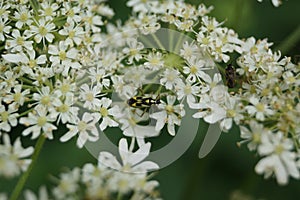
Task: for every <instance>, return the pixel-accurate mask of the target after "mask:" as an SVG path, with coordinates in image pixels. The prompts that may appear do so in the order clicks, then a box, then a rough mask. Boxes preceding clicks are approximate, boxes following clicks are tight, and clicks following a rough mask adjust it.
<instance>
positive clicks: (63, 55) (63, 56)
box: [58, 51, 67, 60]
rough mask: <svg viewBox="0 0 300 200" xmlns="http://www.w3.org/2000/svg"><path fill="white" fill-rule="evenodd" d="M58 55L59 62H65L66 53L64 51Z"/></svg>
mask: <svg viewBox="0 0 300 200" xmlns="http://www.w3.org/2000/svg"><path fill="white" fill-rule="evenodd" d="M58 55H59V58H60V60H65V59H66V58H67V53H66V52H65V51H60V52H59V54H58Z"/></svg>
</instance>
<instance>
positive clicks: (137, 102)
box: [127, 96, 160, 108]
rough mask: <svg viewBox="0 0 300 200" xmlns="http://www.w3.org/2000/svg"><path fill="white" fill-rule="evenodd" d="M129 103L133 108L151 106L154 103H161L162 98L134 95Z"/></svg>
mask: <svg viewBox="0 0 300 200" xmlns="http://www.w3.org/2000/svg"><path fill="white" fill-rule="evenodd" d="M127 104H128V105H129V106H131V107H133V108H150V107H151V106H152V105H158V104H160V98H159V96H157V98H156V99H153V98H151V97H142V96H134V97H132V98H130V99H129V100H128V101H127Z"/></svg>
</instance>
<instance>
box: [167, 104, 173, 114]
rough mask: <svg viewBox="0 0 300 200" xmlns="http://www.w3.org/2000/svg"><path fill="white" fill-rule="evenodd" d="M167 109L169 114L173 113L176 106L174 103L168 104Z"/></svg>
mask: <svg viewBox="0 0 300 200" xmlns="http://www.w3.org/2000/svg"><path fill="white" fill-rule="evenodd" d="M166 111H167V113H168V115H169V114H171V113H173V112H174V108H173V106H172V105H166Z"/></svg>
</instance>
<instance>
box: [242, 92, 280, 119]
mask: <svg viewBox="0 0 300 200" xmlns="http://www.w3.org/2000/svg"><path fill="white" fill-rule="evenodd" d="M249 101H250V103H251V104H252V105H248V106H246V107H245V109H246V110H247V112H248V113H249V114H250V115H255V118H256V119H258V120H261V121H264V120H265V116H270V115H273V114H274V111H273V110H272V109H270V108H269V106H268V105H266V104H265V103H263V102H259V99H258V98H256V97H255V96H251V97H250V99H249Z"/></svg>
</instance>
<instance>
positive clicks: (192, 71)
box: [190, 65, 198, 74]
mask: <svg viewBox="0 0 300 200" xmlns="http://www.w3.org/2000/svg"><path fill="white" fill-rule="evenodd" d="M190 70H191V74H196V73H197V71H198V70H197V67H196V66H195V65H193V66H191V69H190Z"/></svg>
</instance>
